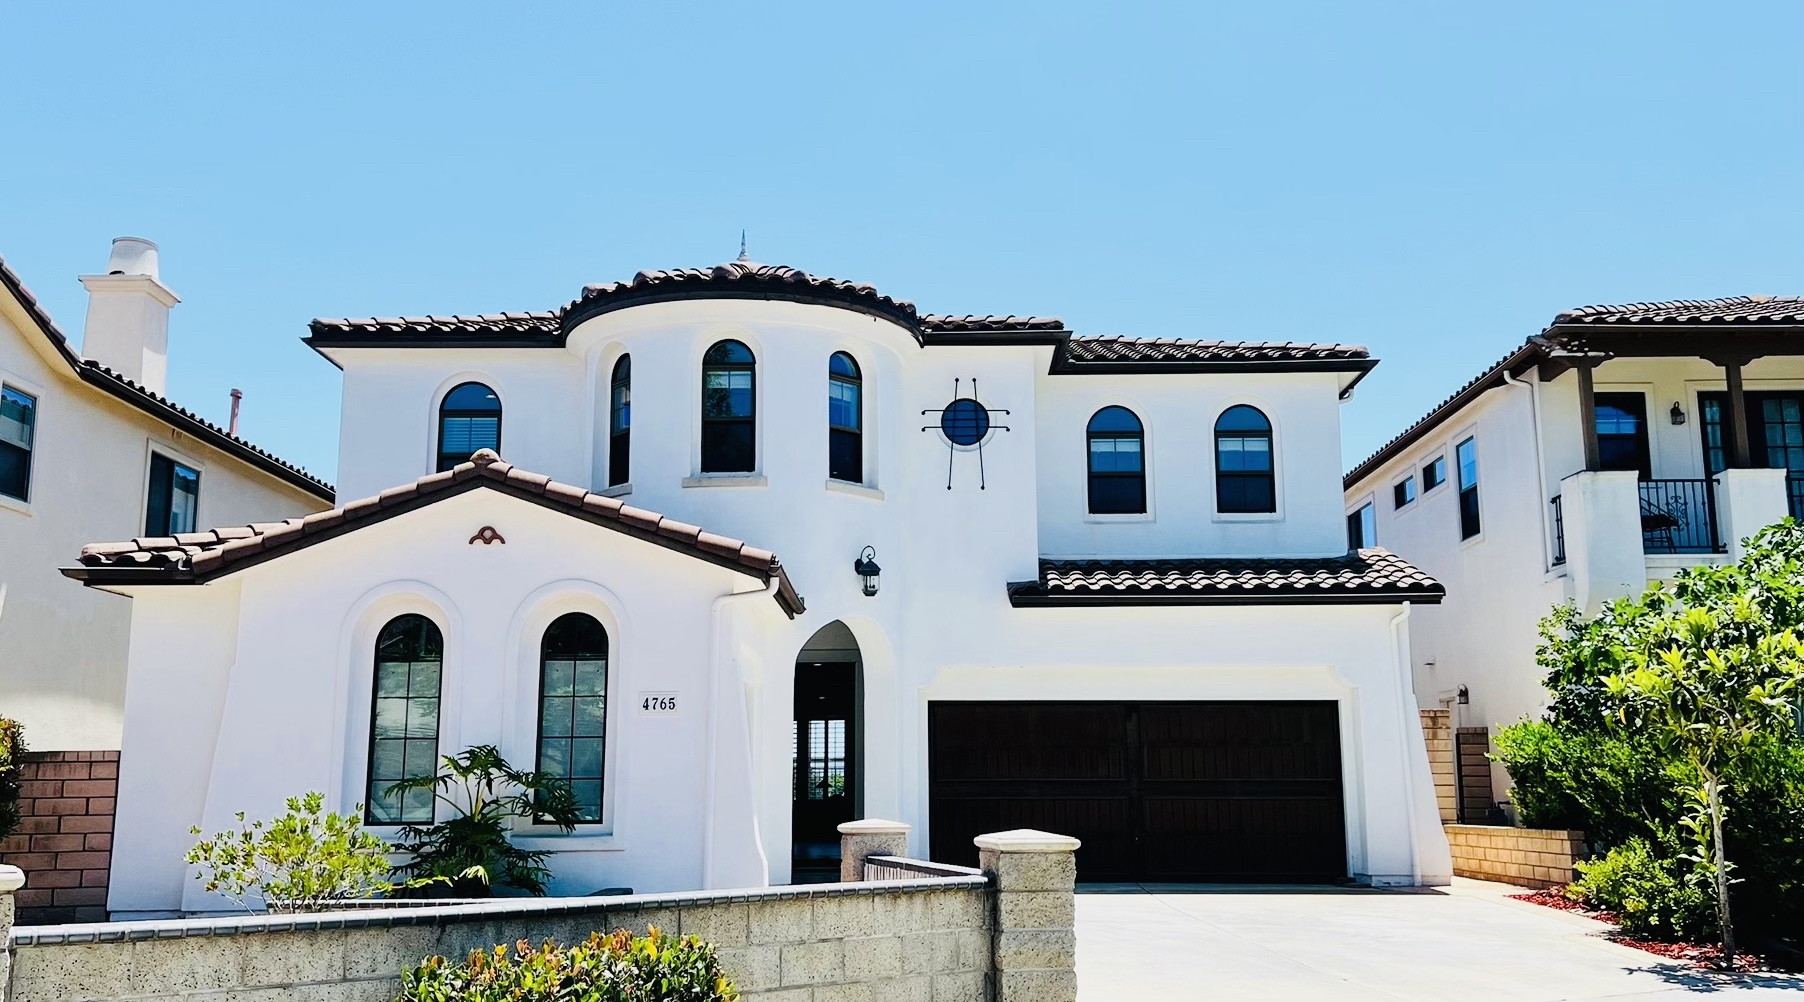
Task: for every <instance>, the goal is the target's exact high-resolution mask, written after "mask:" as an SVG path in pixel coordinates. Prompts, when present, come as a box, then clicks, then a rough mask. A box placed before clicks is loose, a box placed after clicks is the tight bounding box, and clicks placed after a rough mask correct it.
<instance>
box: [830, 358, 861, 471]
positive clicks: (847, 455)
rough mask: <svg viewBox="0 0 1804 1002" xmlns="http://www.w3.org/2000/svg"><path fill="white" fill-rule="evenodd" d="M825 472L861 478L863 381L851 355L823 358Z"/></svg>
mask: <svg viewBox="0 0 1804 1002" xmlns="http://www.w3.org/2000/svg"><path fill="white" fill-rule="evenodd" d="M827 439H828V441H827V476H829V477H832V478H833V479H834V480H845V481H849V482H851V483H855V484H861V483H863V482H864V381H863V379H862V377H861V376H860V374H859V372H858V363H857V361H855V360H854V359H853V358H852V356H851V355H848V354H846V353H845V352H843V351H836V352H834V353H833V357H832V358H830V359H828V360H827Z"/></svg>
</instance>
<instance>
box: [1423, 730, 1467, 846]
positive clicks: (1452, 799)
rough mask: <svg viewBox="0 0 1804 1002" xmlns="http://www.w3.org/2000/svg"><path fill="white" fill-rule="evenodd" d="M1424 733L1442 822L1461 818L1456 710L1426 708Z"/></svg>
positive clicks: (1447, 822)
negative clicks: (1455, 759) (1455, 757)
mask: <svg viewBox="0 0 1804 1002" xmlns="http://www.w3.org/2000/svg"><path fill="white" fill-rule="evenodd" d="M1421 713H1422V737H1423V739H1425V740H1426V741H1427V742H1428V771H1429V773H1430V774H1431V775H1433V776H1434V801H1435V804H1436V805H1437V806H1438V807H1439V808H1440V811H1441V824H1444V825H1450V824H1453V823H1454V822H1456V821H1458V820H1459V770H1458V768H1457V767H1456V766H1455V765H1454V762H1453V711H1452V710H1423V711H1421Z"/></svg>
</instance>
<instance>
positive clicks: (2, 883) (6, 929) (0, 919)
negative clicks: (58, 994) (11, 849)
mask: <svg viewBox="0 0 1804 1002" xmlns="http://www.w3.org/2000/svg"><path fill="white" fill-rule="evenodd" d="M24 886H25V871H24V870H21V869H19V868H18V867H16V866H0V999H10V998H11V997H12V983H13V980H12V976H13V948H12V932H13V915H14V914H15V913H14V911H13V892H14V891H16V890H18V889H19V888H21V887H24Z"/></svg>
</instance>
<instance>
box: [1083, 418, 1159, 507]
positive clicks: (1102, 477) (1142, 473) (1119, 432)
mask: <svg viewBox="0 0 1804 1002" xmlns="http://www.w3.org/2000/svg"><path fill="white" fill-rule="evenodd" d="M1115 412H1119V414H1120V415H1125V416H1126V418H1127V419H1128V420H1129V421H1132V422H1133V425H1134V427H1133V430H1131V431H1130V430H1127V429H1122V428H1116V429H1107V428H1105V429H1098V427H1097V422H1098V421H1099V420H1101V419H1102V418H1103V417H1104V415H1111V416H1114V413H1115ZM1104 440H1106V441H1110V442H1127V441H1131V442H1134V443H1137V445H1138V449H1137V450H1136V452H1135V455H1136V456H1137V461H1138V463H1139V468H1138V469H1135V470H1098V469H1097V468H1096V443H1097V442H1098V441H1104ZM1116 454H1117V455H1119V452H1118V451H1117V452H1116ZM1084 472H1085V474H1086V476H1085V507H1086V510H1088V511H1089V513H1090V514H1092V515H1144V514H1146V513H1147V505H1146V423H1145V422H1143V421H1141V420H1140V415H1138V414H1135V413H1134V412H1133V411H1132V410H1131V409H1129V408H1127V407H1123V406H1121V405H1120V404H1110V405H1109V406H1107V407H1102V408H1099V409H1098V410H1097V411H1096V413H1094V414H1092V415H1090V420H1089V421H1088V422H1086V423H1085V424H1084ZM1123 484H1126V485H1130V486H1129V487H1128V489H1127V490H1126V491H1125V492H1122V496H1121V497H1120V498H1118V499H1114V500H1111V499H1112V497H1113V495H1115V494H1116V493H1117V492H1118V491H1119V490H1120V485H1123Z"/></svg>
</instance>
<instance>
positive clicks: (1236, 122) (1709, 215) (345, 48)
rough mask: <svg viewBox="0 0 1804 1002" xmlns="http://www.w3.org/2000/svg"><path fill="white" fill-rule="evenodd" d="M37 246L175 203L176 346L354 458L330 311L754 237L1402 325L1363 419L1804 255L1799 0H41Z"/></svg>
mask: <svg viewBox="0 0 1804 1002" xmlns="http://www.w3.org/2000/svg"><path fill="white" fill-rule="evenodd" d="M0 30H3V33H4V35H5V36H6V37H7V43H6V57H5V58H4V59H0V93H4V94H5V95H6V101H5V109H6V110H5V116H4V129H3V131H0V254H3V255H4V256H5V257H6V259H7V260H8V261H9V262H10V263H11V264H12V265H13V267H14V268H15V269H16V270H17V271H19V272H20V273H21V274H22V275H23V276H24V278H25V280H26V282H27V283H28V284H29V285H31V286H32V288H33V289H34V290H35V291H36V292H37V293H38V294H39V296H40V297H41V298H42V299H43V300H44V302H45V303H46V304H47V305H48V307H49V309H50V310H51V312H52V315H53V316H55V317H56V318H57V319H58V320H59V322H60V323H61V324H62V326H63V327H64V329H65V330H67V331H68V332H69V333H70V334H71V335H72V336H75V337H78V338H79V335H80V329H81V324H82V317H83V312H84V309H85V300H84V297H83V293H82V291H81V288H80V286H79V285H78V284H77V283H76V281H75V276H76V275H77V274H80V273H86V272H92V271H96V270H98V269H99V268H100V267H101V266H102V265H103V264H104V263H105V257H106V251H107V243H108V241H109V240H110V238H112V237H114V236H117V235H120V234H132V235H138V236H146V237H149V238H151V239H153V240H156V241H157V242H158V243H159V244H161V246H162V248H163V275H164V278H165V280H166V281H167V283H168V284H169V285H170V286H171V287H173V288H174V289H175V290H176V291H177V292H178V293H179V294H181V295H182V296H183V297H184V300H185V302H183V304H182V305H181V306H179V307H177V308H176V312H175V314H174V317H173V320H172V343H173V346H172V349H171V376H170V392H171V395H172V396H173V397H174V398H175V399H176V400H178V401H179V402H181V403H183V404H185V405H187V406H189V407H191V408H193V409H195V410H198V411H199V412H201V413H202V414H204V415H206V416H209V417H211V418H213V419H215V420H218V421H221V422H223V420H224V417H225V413H226V410H227V408H228V401H227V391H228V389H230V388H231V387H232V386H240V387H242V388H243V389H244V390H245V393H246V399H245V414H244V421H243V432H244V434H245V435H246V436H247V437H249V438H250V439H252V440H253V441H255V442H257V443H259V444H261V445H263V446H265V447H267V448H270V449H272V450H274V451H276V452H277V453H279V454H280V455H282V456H284V457H286V458H289V459H291V460H293V461H295V462H298V463H301V464H303V465H305V466H307V467H309V468H310V469H313V470H315V471H317V472H319V473H321V474H323V475H325V476H326V477H328V478H330V477H332V476H333V474H334V473H335V466H336V460H335V456H336V450H337V425H338V373H337V370H335V369H333V368H332V367H331V366H330V365H329V364H327V363H326V362H325V361H324V360H323V359H320V358H319V357H317V356H316V355H314V354H313V353H312V352H310V351H308V350H307V349H306V348H305V347H304V346H302V345H301V344H300V343H299V340H298V338H299V337H300V336H301V335H303V334H304V333H305V325H306V322H307V320H308V319H310V318H312V317H314V316H320V315H326V316H345V315H352V316H357V315H365V316H367V315H372V314H374V315H384V316H392V315H395V314H412V313H428V312H431V313H453V312H489V311H500V310H530V309H548V308H552V307H555V306H558V305H560V304H562V303H564V302H567V301H569V300H570V299H571V298H573V297H574V296H575V295H576V294H577V292H578V291H579V289H580V288H581V286H582V285H583V284H584V283H585V282H593V281H604V280H613V279H624V278H627V277H630V276H631V275H632V273H633V272H634V271H637V270H639V269H641V268H662V267H674V266H687V265H702V264H710V263H713V262H717V261H721V260H726V259H728V258H731V257H732V256H734V254H736V253H737V251H738V241H739V231H740V229H741V228H744V229H746V230H749V231H750V235H751V251H752V254H753V256H754V257H756V258H757V259H759V260H762V261H767V262H773V263H783V264H791V265H795V266H797V267H800V268H804V269H806V270H809V271H813V272H816V273H824V274H829V275H834V276H837V277H841V278H849V279H856V280H862V281H869V282H873V283H875V284H876V285H877V286H878V287H879V288H880V289H882V290H884V291H885V292H887V293H890V294H892V295H896V296H899V297H903V298H907V299H911V300H913V301H914V302H915V303H916V304H917V305H918V306H920V307H921V308H922V309H923V310H924V311H931V312H960V313H963V312H979V313H989V312H994V313H1042V314H1047V313H1052V314H1058V315H1061V316H1063V317H1064V318H1065V319H1066V321H1067V322H1068V323H1069V324H1070V325H1071V326H1072V327H1073V328H1074V329H1076V330H1079V331H1083V332H1091V333H1122V334H1134V335H1143V336H1177V337H1205V338H1229V339H1247V340H1268V339H1272V340H1311V341H1314V340H1320V341H1344V342H1356V343H1363V344H1366V345H1369V346H1370V347H1371V348H1372V350H1373V352H1374V353H1375V354H1376V355H1378V356H1379V357H1381V358H1382V359H1383V360H1384V362H1383V364H1382V365H1380V366H1379V367H1378V369H1377V371H1376V372H1375V373H1374V374H1373V375H1372V376H1371V377H1370V378H1369V379H1368V380H1367V381H1366V383H1365V384H1364V385H1363V386H1362V388H1361V390H1360V393H1359V395H1358V398H1357V399H1356V400H1355V401H1354V402H1353V403H1352V404H1351V405H1350V406H1349V407H1348V408H1347V409H1346V410H1345V411H1344V413H1345V416H1346V422H1345V429H1346V446H1345V453H1346V458H1347V460H1348V461H1349V463H1350V462H1352V461H1354V460H1357V459H1358V458H1360V457H1362V456H1363V455H1365V454H1366V453H1368V452H1369V451H1371V450H1372V449H1373V448H1374V447H1376V446H1377V445H1379V444H1380V443H1382V442H1383V441H1384V440H1385V439H1387V438H1389V437H1390V436H1391V435H1392V434H1394V433H1395V432H1396V431H1397V430H1399V429H1400V428H1401V427H1402V426H1403V425H1404V424H1406V423H1407V422H1409V421H1411V420H1413V419H1414V418H1415V417H1417V416H1419V415H1420V414H1421V413H1422V412H1423V411H1424V410H1425V409H1426V408H1427V407H1428V406H1430V405H1431V404H1433V403H1434V402H1436V401H1438V400H1440V399H1441V398H1443V397H1444V396H1446V395H1447V394H1448V393H1449V392H1451V391H1452V390H1453V389H1454V388H1455V387H1456V386H1457V385H1458V384H1460V383H1462V382H1464V381H1465V380H1466V379H1467V378H1469V377H1471V376H1472V375H1473V374H1475V373H1476V372H1478V371H1479V370H1480V369H1482V368H1483V367H1484V366H1485V365H1487V364H1489V363H1490V362H1492V361H1494V360H1495V359H1496V358H1498V357H1499V356H1500V355H1502V354H1503V353H1504V352H1505V351H1506V350H1507V349H1509V348H1510V347H1511V346H1512V345H1515V344H1519V343H1520V342H1521V341H1522V339H1523V338H1525V337H1527V336H1528V335H1530V334H1533V333H1534V332H1535V331H1537V330H1539V329H1540V328H1541V327H1542V326H1543V325H1544V324H1545V323H1546V322H1547V321H1548V320H1549V319H1550V318H1551V317H1552V315H1553V314H1554V313H1555V312H1556V311H1558V310H1559V309H1562V308H1565V307H1570V306H1576V305H1581V304H1585V303H1594V302H1620V301H1627V300H1641V299H1670V298H1692V297H1708V296H1720V295H1733V294H1740V293H1752V292H1767V293H1774V294H1781V293H1796V292H1804V61H1801V60H1799V59H1798V58H1797V54H1796V45H1795V43H1796V41H1797V40H1798V39H1799V38H1800V37H1804V4H1799V3H1797V2H1795V0H1776V2H1769V3H1739V2H1723V0H1717V2H1712V3H1686V4H1677V3H1648V2H1633V3H1585V2H1573V0H1562V2H1554V3H1515V4H1470V3H1449V2H1433V3H1418V4H1376V3H1373V4H1368V3H1351V2H1346V3H1320V4H1296V3H1244V2H1242V3H1226V2H1222V3H1212V4H1205V3H1183V4H1171V5H1165V6H1155V5H1136V4H1125V3H1121V4H1061V3H1050V2H1039V3H1021V4H1009V5H1003V4H980V3H973V2H963V3H956V4H944V5H942V4H933V3H924V2H915V3H909V4H898V5H894V6H893V7H891V8H890V9H888V10H879V9H877V7H876V5H869V4H810V3H736V4H717V3H693V2H692V3H684V4H655V3H641V4H633V5H606V6H604V5H602V4H583V5H567V6H560V7H553V6H550V5H541V4H531V5H528V4H484V5H480V6H475V5H463V4H451V3H438V4H419V5H412V6H406V7H404V6H403V5H401V4H389V3H358V4H344V5H341V4H334V3H313V4H282V5H278V4H261V3H249V4H247V3H231V4H218V5H201V4H180V5H161V4H136V5H127V4H123V3H109V4H73V3H58V4H12V5H8V8H7V10H6V13H5V15H4V18H3V20H0Z"/></svg>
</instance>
